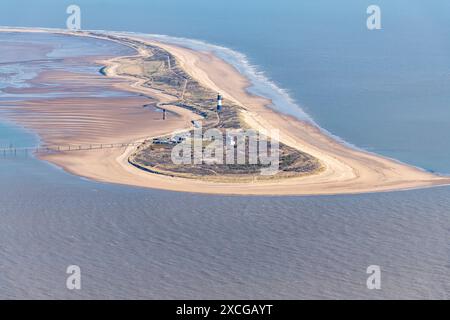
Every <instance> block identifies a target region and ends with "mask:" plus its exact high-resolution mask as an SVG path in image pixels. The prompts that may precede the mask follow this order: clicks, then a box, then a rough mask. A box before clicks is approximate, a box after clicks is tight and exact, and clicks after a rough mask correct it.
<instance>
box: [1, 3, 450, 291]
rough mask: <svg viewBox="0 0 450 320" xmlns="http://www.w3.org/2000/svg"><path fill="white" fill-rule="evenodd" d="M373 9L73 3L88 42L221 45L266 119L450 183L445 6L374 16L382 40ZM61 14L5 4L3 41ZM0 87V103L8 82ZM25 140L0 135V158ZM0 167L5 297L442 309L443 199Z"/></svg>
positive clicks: (23, 159)
mask: <svg viewBox="0 0 450 320" xmlns="http://www.w3.org/2000/svg"><path fill="white" fill-rule="evenodd" d="M372 2H373V1H365V0H346V1H339V2H337V1H332V0H316V1H295V0H291V1H287V0H280V1H263V0H260V1H245V2H244V1H237V0H227V1H206V0H193V1H181V0H178V1H177V0H154V1H114V0H111V1H108V2H105V1H97V0H78V1H77V4H78V5H79V6H80V7H81V9H82V27H83V28H84V29H101V30H117V31H130V32H143V33H151V34H162V35H169V36H171V37H181V38H189V39H197V40H202V41H204V42H206V43H209V44H213V45H216V46H220V48H219V47H213V49H212V50H217V52H218V53H219V54H221V55H223V57H224V58H227V59H229V60H230V61H231V60H232V61H233V62H235V63H236V65H237V67H239V68H242V71H243V72H246V73H248V74H249V75H250V76H252V77H253V79H254V81H255V85H254V87H253V88H252V90H254V91H256V92H260V93H264V94H265V95H269V96H270V97H272V98H273V99H274V102H275V106H274V107H277V108H279V109H280V110H283V111H284V112H289V113H293V114H296V115H297V116H308V117H310V118H311V119H312V120H313V121H315V122H317V123H318V124H319V125H320V126H322V127H323V128H325V129H326V130H328V131H329V132H330V133H332V134H334V135H337V136H339V137H341V138H343V139H344V140H345V141H347V142H349V143H352V144H354V145H356V146H358V147H362V148H365V149H367V150H370V151H373V152H377V153H381V154H383V155H386V156H390V157H393V158H396V159H399V160H401V161H404V162H407V163H410V164H413V165H417V166H419V167H422V168H424V169H426V170H430V171H436V172H440V173H444V174H450V152H449V151H448V150H449V148H450V142H449V137H450V90H448V88H449V85H450V54H449V53H450V41H449V40H448V39H450V37H449V36H450V2H448V1H446V0H434V1H432V2H425V1H420V0H409V1H406V0H396V1H387V0H379V1H376V2H377V4H378V5H379V6H380V7H381V12H382V30H378V31H368V30H367V28H366V17H367V14H366V8H367V6H368V5H369V4H372ZM69 4H72V1H56V0H55V1H50V0H42V1H2V2H1V3H0V25H10V26H42V27H56V28H63V27H64V26H65V19H66V16H67V15H66V14H65V9H66V7H67V5H69ZM172 40H173V39H172ZM179 41H184V43H188V44H189V45H191V46H195V45H199V46H206V44H205V43H203V42H195V43H193V42H187V41H186V40H179ZM61 43H62V44H63V48H68V47H70V48H74V49H80V48H82V47H83V44H81V43H73V42H71V43H68V41H65V40H62V41H61ZM0 46H1V42H0ZM210 48H211V47H210ZM225 48H229V49H231V50H233V51H230V50H229V49H225ZM92 49H93V48H91V49H90V50H92ZM97 49H98V50H100V51H101V48H97ZM97 49H96V50H97ZM96 50H94V52H95V51H96ZM66 53H67V52H66ZM61 54H64V51H62V53H61ZM0 59H1V54H0ZM0 79H1V80H0V88H2V85H7V83H6V80H3V79H5V78H4V77H2V78H0ZM2 97H4V96H3V95H0V109H1V101H2V100H1V99H2ZM0 115H1V113H0ZM36 139H37V138H36V137H34V136H33V135H32V134H30V133H26V132H24V131H23V130H22V129H20V128H17V127H14V125H12V124H10V123H3V122H2V123H1V124H0V145H8V144H10V143H11V141H17V142H15V143H17V144H18V145H29V144H35V143H36V141H37V140H36ZM1 157H2V156H1V155H0V221H1V223H0V261H1V263H0V297H2V298H291V299H296V298H374V299H379V298H448V295H449V293H450V287H449V283H450V268H449V265H450V264H449V258H450V256H449V253H450V241H449V239H450V237H449V230H450V218H449V213H450V202H449V200H448V199H450V188H447V187H443V188H434V189H427V190H415V191H407V192H394V193H380V194H366V195H357V196H326V197H223V196H205V195H192V194H184V193H173V192H165V191H158V190H147V189H139V188H129V187H123V186H113V185H108V184H101V183H94V182H90V181H86V180H83V179H80V178H78V177H74V176H71V175H69V174H66V173H64V172H62V171H61V170H59V169H58V168H55V167H53V166H51V165H49V164H46V163H42V162H40V161H37V160H35V159H34V158H33V157H32V156H31V155H20V156H16V157H12V156H6V157H3V158H1ZM70 264H77V265H80V267H81V268H82V272H83V288H82V290H81V291H78V292H72V291H68V290H67V289H66V288H65V279H66V274H65V268H66V267H67V266H68V265H70ZM372 264H377V265H380V266H381V269H382V272H383V273H382V289H381V290H377V291H371V290H368V289H366V285H365V281H366V277H367V275H366V273H365V271H366V268H367V266H369V265H372Z"/></svg>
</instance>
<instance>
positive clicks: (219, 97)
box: [217, 93, 222, 112]
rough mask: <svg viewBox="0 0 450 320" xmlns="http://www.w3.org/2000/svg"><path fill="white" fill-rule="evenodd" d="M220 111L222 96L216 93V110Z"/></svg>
mask: <svg viewBox="0 0 450 320" xmlns="http://www.w3.org/2000/svg"><path fill="white" fill-rule="evenodd" d="M221 111H222V96H221V95H220V93H219V94H217V112H221Z"/></svg>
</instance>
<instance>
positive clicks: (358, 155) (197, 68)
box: [0, 29, 450, 195]
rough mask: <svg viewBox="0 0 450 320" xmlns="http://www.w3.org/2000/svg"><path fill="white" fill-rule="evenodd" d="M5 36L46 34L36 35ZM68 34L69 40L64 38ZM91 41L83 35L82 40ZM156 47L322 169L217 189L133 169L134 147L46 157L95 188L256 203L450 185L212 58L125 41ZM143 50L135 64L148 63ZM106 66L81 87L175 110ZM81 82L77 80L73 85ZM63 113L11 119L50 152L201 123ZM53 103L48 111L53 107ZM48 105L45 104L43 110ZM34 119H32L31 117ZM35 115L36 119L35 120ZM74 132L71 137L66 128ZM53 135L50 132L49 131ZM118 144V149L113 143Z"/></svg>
mask: <svg viewBox="0 0 450 320" xmlns="http://www.w3.org/2000/svg"><path fill="white" fill-rule="evenodd" d="M1 31H20V32H38V31H42V32H49V31H47V30H37V29H17V30H14V29H0V32H1ZM62 33H67V34H71V33H70V32H62ZM77 35H78V36H87V35H86V34H77ZM117 35H120V36H121V37H128V38H130V39H134V40H139V41H142V42H147V43H149V44H151V45H155V46H159V47H161V48H163V49H165V50H167V51H168V52H170V53H171V54H172V55H174V56H175V57H176V58H177V60H178V61H179V63H180V65H181V67H182V68H183V69H184V70H185V71H186V72H187V73H188V74H189V75H191V76H192V77H193V78H194V79H196V80H197V81H198V82H199V83H201V84H202V85H203V86H205V87H207V88H210V89H211V90H214V91H217V92H221V93H222V94H223V95H224V97H225V98H226V99H229V100H231V101H233V102H235V103H236V104H238V105H239V106H241V107H242V108H243V109H244V111H243V117H244V119H245V122H246V123H247V124H248V125H249V126H251V127H252V128H254V129H258V130H261V129H266V130H271V129H278V130H280V141H281V142H283V143H285V144H286V145H288V146H291V147H293V148H296V149H298V150H300V151H302V152H306V153H308V154H310V155H312V156H314V157H316V158H317V159H319V161H320V162H321V163H322V164H323V166H324V170H323V171H321V172H319V173H317V174H313V175H308V176H305V177H299V178H290V179H285V180H277V181H261V182H258V181H257V182H253V183H213V182H206V181H199V180H192V179H183V178H174V177H168V176H162V175H156V174H152V173H149V172H146V171H143V170H140V169H138V168H136V167H134V166H132V165H130V164H129V162H128V158H129V156H130V155H131V154H132V153H133V152H134V151H135V147H127V148H123V149H106V150H95V151H79V152H61V153H54V154H48V155H42V156H41V158H42V159H43V160H46V161H50V162H52V163H54V164H56V165H58V166H60V167H62V168H63V169H64V170H66V171H68V172H71V173H73V174H76V175H79V176H83V177H86V178H90V179H93V180H96V181H102V182H108V183H118V184H125V185H132V186H139V187H148V188H156V189H165V190H173V191H183V192H198V193H211V194H247V195H250V194H253V195H319V194H354V193H366V192H379V191H393V190H403V189H412V188H422V187H431V186H437V185H446V184H450V179H449V178H446V177H440V176H437V175H434V174H431V173H428V172H425V171H423V170H420V169H418V168H415V167H412V166H409V165H407V164H403V163H400V162H397V161H395V160H391V159H387V158H385V157H382V156H379V155H375V154H371V153H368V152H364V151H361V150H357V149H353V148H351V147H349V146H347V145H344V144H342V143H340V142H338V141H337V140H335V139H333V138H332V137H330V136H328V135H326V134H324V133H323V132H322V130H320V128H318V127H316V126H314V125H312V124H310V123H308V122H305V121H300V120H297V119H295V118H293V117H291V116H287V115H284V114H281V113H278V112H275V111H273V110H272V109H270V108H268V105H270V101H269V100H267V99H265V98H262V97H258V96H254V95H251V94H249V93H248V92H247V90H246V89H247V88H248V87H249V85H250V83H249V82H248V80H247V79H246V78H245V77H243V76H242V75H241V74H240V73H239V72H238V71H237V70H236V69H235V68H234V67H233V66H231V65H229V64H228V63H226V62H225V61H223V60H222V59H220V58H218V57H216V56H214V55H213V54H211V53H208V52H197V51H193V50H191V49H187V48H183V47H179V46H175V45H172V44H167V43H161V42H156V41H149V40H148V39H143V38H140V37H139V36H129V35H121V34H120V33H117ZM146 55H147V52H146V50H145V49H142V50H139V52H137V54H136V56H137V57H145V56H146ZM99 63H101V64H104V65H107V66H109V67H108V69H107V70H108V71H107V75H108V77H107V78H105V77H101V76H98V77H93V78H88V77H86V78H84V79H79V81H80V82H82V83H85V84H86V85H89V86H95V85H97V86H113V87H115V88H117V89H118V90H123V91H127V92H135V93H139V94H142V95H144V96H149V97H151V98H152V99H154V100H155V101H158V102H164V103H168V104H170V102H171V101H174V99H173V97H171V96H169V95H165V94H163V93H161V92H158V91H156V90H152V89H150V88H147V87H144V86H143V82H144V80H143V79H138V78H134V77H131V76H128V77H125V76H119V75H117V73H116V70H117V68H118V67H119V65H118V58H114V59H109V60H105V61H100V62H99ZM67 76H68V74H67V73H61V74H58V73H55V72H53V73H50V72H49V73H46V74H44V75H41V77H42V78H41V79H38V80H39V81H40V80H45V81H47V82H48V81H50V80H51V81H54V82H58V81H63V79H67ZM76 77H79V76H73V78H74V79H75V78H76ZM58 103H59V108H56V109H55V108H51V107H48V108H46V107H45V106H44V104H42V101H41V102H40V103H33V102H27V103H26V104H25V105H23V106H17V108H19V109H20V110H27V111H29V112H28V113H27V112H25V113H24V114H22V113H21V114H17V115H12V116H11V117H10V118H12V119H13V120H14V121H16V122H17V123H19V124H21V125H24V126H26V127H28V128H31V129H32V130H34V131H35V132H36V133H37V134H39V136H40V137H41V138H42V140H43V141H44V142H45V143H47V144H76V143H93V142H95V143H111V142H126V141H142V140H143V139H149V138H151V137H157V136H161V135H163V134H168V133H171V132H173V131H175V130H182V129H187V128H190V127H191V121H192V120H193V119H198V118H199V116H198V115H196V114H194V113H192V112H190V111H188V110H185V109H182V108H178V107H176V106H167V107H166V108H167V109H168V110H170V111H172V112H174V113H175V114H176V115H173V116H169V119H168V120H166V121H161V119H160V116H159V115H158V114H157V113H156V112H155V113H154V114H152V111H151V110H146V109H144V108H142V105H143V104H145V103H148V98H145V97H142V98H95V99H94V98H89V99H78V100H77V99H75V100H74V99H72V100H71V99H60V100H59V102H58ZM53 104H54V102H49V103H48V105H49V106H51V105H53ZM45 105H47V104H45ZM31 115H34V116H31ZM36 115H37V116H36ZM67 127H71V128H72V129H73V130H71V131H70V134H65V131H64V128H67ZM49 128H51V130H49ZM111 140H114V141H111Z"/></svg>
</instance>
